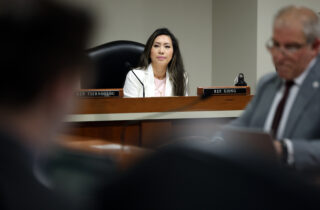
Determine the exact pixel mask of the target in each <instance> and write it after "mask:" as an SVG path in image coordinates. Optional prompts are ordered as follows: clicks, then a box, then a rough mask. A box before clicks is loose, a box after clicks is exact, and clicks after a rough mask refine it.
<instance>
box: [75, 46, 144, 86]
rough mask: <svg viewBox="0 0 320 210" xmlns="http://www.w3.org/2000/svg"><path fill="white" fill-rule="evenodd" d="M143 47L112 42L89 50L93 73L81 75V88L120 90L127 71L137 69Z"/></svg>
mask: <svg viewBox="0 0 320 210" xmlns="http://www.w3.org/2000/svg"><path fill="white" fill-rule="evenodd" d="M143 50H144V45H143V44H141V43H138V42H133V41H113V42H109V43H106V44H103V45H100V46H97V47H94V48H91V49H89V50H88V51H87V52H88V55H89V57H90V58H91V59H92V61H93V65H94V72H91V73H93V74H90V76H91V79H89V78H90V77H89V75H83V76H82V78H81V88H85V89H87V88H122V87H123V85H124V81H125V79H126V75H127V73H128V71H129V70H131V69H132V68H135V67H137V65H138V63H139V60H140V56H141V54H142V52H143Z"/></svg>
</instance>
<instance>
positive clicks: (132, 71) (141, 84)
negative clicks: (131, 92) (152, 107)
mask: <svg viewBox="0 0 320 210" xmlns="http://www.w3.org/2000/svg"><path fill="white" fill-rule="evenodd" d="M131 71H132V73H133V74H134V76H135V77H136V78H137V79H138V81H139V82H140V84H141V85H142V88H143V98H145V93H144V84H143V83H142V82H141V80H140V79H139V77H138V76H137V75H136V73H134V71H133V70H131Z"/></svg>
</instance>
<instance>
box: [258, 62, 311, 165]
mask: <svg viewBox="0 0 320 210" xmlns="http://www.w3.org/2000/svg"><path fill="white" fill-rule="evenodd" d="M315 62H316V59H313V60H312V61H311V62H310V63H309V65H308V67H307V69H306V70H305V71H304V72H303V73H302V74H301V75H300V76H298V77H297V78H295V79H294V85H293V86H292V87H291V89H290V92H289V95H288V98H287V101H286V104H285V106H284V110H283V113H282V117H281V120H280V123H279V128H278V132H277V134H276V136H275V137H276V139H278V140H279V139H283V133H284V130H285V128H286V125H287V121H288V118H289V114H290V111H291V108H292V106H293V104H294V101H295V99H296V97H297V95H298V92H299V90H300V87H301V85H302V83H303V81H304V80H305V78H306V77H307V75H308V74H309V72H310V69H311V68H312V67H313V65H314V64H315ZM284 91H285V81H283V84H282V86H281V88H280V89H279V91H278V92H277V93H276V95H275V97H274V99H273V102H272V105H271V108H270V111H269V113H268V116H267V119H266V121H265V124H264V131H266V132H269V133H271V126H272V122H273V118H274V115H275V112H276V109H277V107H278V104H279V103H280V100H281V99H282V96H283V94H284ZM284 142H285V144H286V145H287V148H288V164H289V165H292V164H293V163H294V157H293V154H294V148H293V145H292V142H291V141H290V140H289V139H284Z"/></svg>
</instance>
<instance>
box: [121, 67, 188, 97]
mask: <svg viewBox="0 0 320 210" xmlns="http://www.w3.org/2000/svg"><path fill="white" fill-rule="evenodd" d="M132 71H134V73H135V74H136V75H137V77H139V79H140V81H141V82H142V83H143V84H144V88H145V97H156V96H155V94H154V93H155V84H154V74H153V68H152V65H151V64H150V65H149V66H148V69H146V70H144V69H133V70H132ZM132 71H129V72H128V74H127V78H126V81H125V83H124V87H123V94H124V97H143V86H142V85H141V83H140V82H139V80H138V79H137V78H136V76H135V75H134V74H133V73H132ZM187 85H188V79H187V77H186V89H187ZM185 95H186V96H187V95H188V92H187V90H186V94H185ZM164 96H173V92H172V84H171V81H170V76H169V73H168V70H167V73H166V89H165V94H164Z"/></svg>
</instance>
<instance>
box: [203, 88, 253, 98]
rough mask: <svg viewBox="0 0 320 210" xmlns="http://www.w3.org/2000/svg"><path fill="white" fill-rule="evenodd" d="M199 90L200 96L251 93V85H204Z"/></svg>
mask: <svg viewBox="0 0 320 210" xmlns="http://www.w3.org/2000/svg"><path fill="white" fill-rule="evenodd" d="M197 92H198V95H199V96H201V95H202V96H222V95H223V96H225V95H250V87H248V86H243V87H236V86H235V87H204V88H198V91H197Z"/></svg>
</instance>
